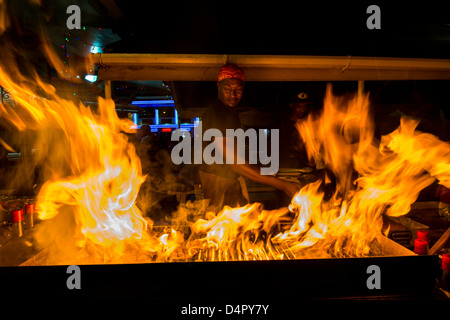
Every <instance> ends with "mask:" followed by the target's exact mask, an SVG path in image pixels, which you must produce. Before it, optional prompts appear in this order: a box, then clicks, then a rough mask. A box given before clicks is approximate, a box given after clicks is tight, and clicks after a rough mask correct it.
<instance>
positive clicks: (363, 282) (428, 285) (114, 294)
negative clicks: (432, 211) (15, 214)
mask: <svg viewBox="0 0 450 320" xmlns="http://www.w3.org/2000/svg"><path fill="white" fill-rule="evenodd" d="M380 246H381V248H382V251H384V255H383V256H374V257H367V258H339V259H290V260H278V261H261V260H258V261H227V262H225V261H214V262H173V263H139V264H124V265H82V266H80V268H81V275H82V276H81V277H82V280H81V281H82V290H80V292H78V293H77V292H73V291H70V290H67V288H66V287H65V281H66V279H67V277H68V274H67V265H62V266H61V265H60V266H31V265H32V264H36V263H42V262H43V260H45V255H44V254H42V253H41V254H38V255H37V256H35V257H33V258H32V259H31V260H29V261H27V262H26V263H24V264H23V266H22V267H20V268H17V267H3V269H2V277H1V281H2V287H3V288H4V290H8V292H17V293H19V292H21V291H22V290H23V288H26V290H27V292H29V293H30V294H33V293H38V292H40V291H42V288H45V290H46V291H48V292H50V294H51V295H55V296H69V297H70V296H76V295H77V294H81V295H82V296H84V297H90V298H96V297H102V298H105V299H108V298H114V299H140V298H144V297H146V298H148V299H152V300H153V301H158V300H159V299H160V300H164V299H167V297H170V298H169V299H170V300H171V301H177V300H182V299H186V295H188V296H189V301H196V300H197V301H202V302H207V301H210V300H214V299H221V298H223V299H226V298H228V299H231V298H232V299H238V300H239V299H244V298H247V299H249V298H251V299H258V298H260V299H264V298H267V295H268V294H270V295H273V294H276V296H277V297H279V298H280V299H286V300H287V301H292V300H298V299H301V298H304V299H325V298H355V297H359V298H375V297H391V298H419V297H431V296H432V295H433V290H434V286H435V279H436V276H437V263H438V256H436V255H434V256H417V255H415V254H414V253H413V252H411V251H409V250H407V249H406V248H404V247H403V246H401V245H399V244H397V243H395V242H394V241H392V240H389V239H388V238H384V239H383V241H382V243H380ZM373 265H375V266H378V267H379V270H380V284H381V287H380V289H369V287H368V284H367V282H368V281H369V277H370V276H371V272H369V271H368V268H369V266H373ZM33 291H34V292H33ZM241 301H242V300H241Z"/></svg>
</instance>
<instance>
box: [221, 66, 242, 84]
mask: <svg viewBox="0 0 450 320" xmlns="http://www.w3.org/2000/svg"><path fill="white" fill-rule="evenodd" d="M230 78H231V79H240V80H242V82H244V81H245V77H244V71H242V69H240V68H239V67H238V66H236V65H234V64H226V65H224V66H222V67H221V68H220V70H219V77H218V79H217V83H219V82H220V81H222V80H225V79H230Z"/></svg>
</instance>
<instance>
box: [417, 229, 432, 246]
mask: <svg viewBox="0 0 450 320" xmlns="http://www.w3.org/2000/svg"><path fill="white" fill-rule="evenodd" d="M417 239H421V240H425V241H426V242H428V243H430V232H429V231H428V230H417Z"/></svg>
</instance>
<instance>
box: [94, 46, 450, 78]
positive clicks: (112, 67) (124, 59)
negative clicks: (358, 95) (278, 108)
mask: <svg viewBox="0 0 450 320" xmlns="http://www.w3.org/2000/svg"><path fill="white" fill-rule="evenodd" d="M90 59H91V61H92V62H93V63H95V64H96V65H97V66H98V67H99V71H98V76H99V78H100V79H108V80H121V81H126V80H163V81H170V80H172V81H216V79H217V73H218V70H219V68H220V66H221V65H223V64H224V63H225V62H226V61H228V62H230V63H235V64H237V65H239V66H240V67H241V68H243V69H244V71H245V76H246V80H247V81H360V80H366V81H367V80H450V60H448V59H416V58H372V57H335V56H279V55H277V56H261V55H193V54H191V55H183V54H102V53H97V54H91V56H90Z"/></svg>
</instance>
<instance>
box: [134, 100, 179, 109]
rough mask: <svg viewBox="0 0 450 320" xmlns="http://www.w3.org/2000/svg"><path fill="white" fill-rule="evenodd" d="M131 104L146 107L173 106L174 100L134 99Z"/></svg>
mask: <svg viewBox="0 0 450 320" xmlns="http://www.w3.org/2000/svg"><path fill="white" fill-rule="evenodd" d="M131 104H133V105H138V106H143V107H145V106H148V107H151V108H152V107H163V106H164V107H174V106H175V101H173V100H136V101H132V102H131Z"/></svg>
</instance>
